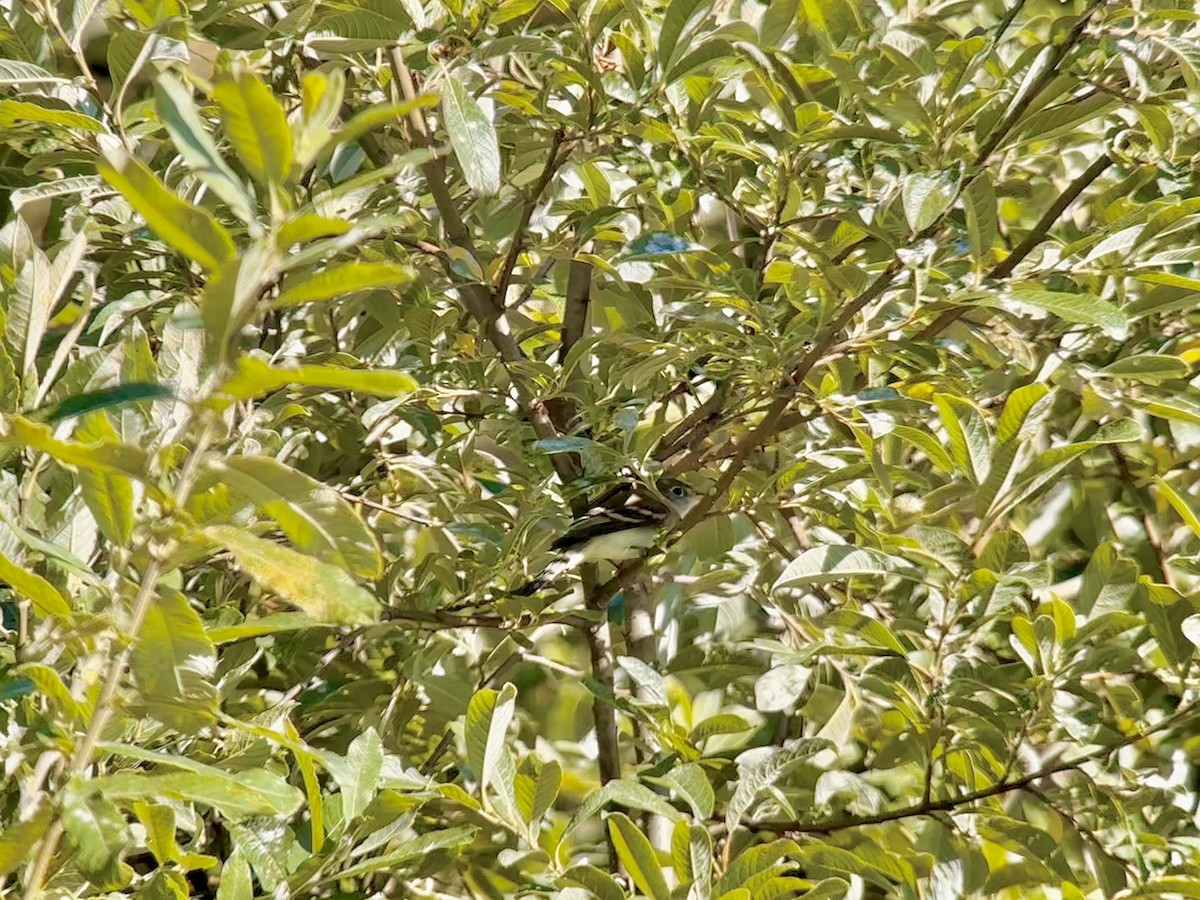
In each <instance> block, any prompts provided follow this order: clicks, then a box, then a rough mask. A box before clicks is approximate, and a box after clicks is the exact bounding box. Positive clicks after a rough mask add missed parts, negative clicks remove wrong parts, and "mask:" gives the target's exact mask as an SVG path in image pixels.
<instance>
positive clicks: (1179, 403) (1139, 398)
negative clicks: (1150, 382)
mask: <svg viewBox="0 0 1200 900" xmlns="http://www.w3.org/2000/svg"><path fill="white" fill-rule="evenodd" d="M1122 399H1124V401H1125V402H1126V403H1128V404H1129V405H1130V406H1136V407H1138V408H1139V409H1144V410H1145V411H1146V412H1148V413H1150V414H1151V415H1153V416H1159V417H1161V418H1164V419H1174V420H1175V421H1177V422H1187V423H1188V424H1189V425H1200V402H1197V401H1196V400H1195V399H1194V398H1192V397H1191V396H1189V395H1187V394H1184V393H1182V392H1180V393H1168V392H1166V391H1156V390H1154V389H1152V388H1143V389H1142V390H1140V391H1138V392H1137V393H1133V392H1130V394H1129V396H1126V397H1123V398H1122Z"/></svg>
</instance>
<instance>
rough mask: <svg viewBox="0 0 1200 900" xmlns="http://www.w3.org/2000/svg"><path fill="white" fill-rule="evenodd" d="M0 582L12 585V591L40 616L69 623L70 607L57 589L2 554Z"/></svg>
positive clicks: (0, 559)
mask: <svg viewBox="0 0 1200 900" xmlns="http://www.w3.org/2000/svg"><path fill="white" fill-rule="evenodd" d="M0 581H7V582H8V583H9V584H10V585H12V589H13V590H14V591H16V592H17V593H18V594H19V595H20V596H22V597H25V598H26V599H27V600H29V602H31V603H32V604H33V606H34V608H35V609H36V610H37V611H38V612H39V613H40V614H41V615H43V616H58V617H59V618H60V619H66V620H68V621H70V619H71V606H70V604H68V603H67V601H66V600H65V599H64V598H63V595H62V594H60V593H59V592H58V589H57V588H56V587H55V586H54V585H52V584H51V583H50V582H48V581H47V580H46V579H45V578H43V577H42V576H41V575H35V574H34V573H33V572H30V571H29V570H28V569H23V568H21V567H20V566H18V565H17V564H16V563H14V562H13V561H12V560H11V559H9V558H8V557H7V556H4V555H3V554H0Z"/></svg>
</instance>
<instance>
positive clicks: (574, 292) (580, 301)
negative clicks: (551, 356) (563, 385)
mask: <svg viewBox="0 0 1200 900" xmlns="http://www.w3.org/2000/svg"><path fill="white" fill-rule="evenodd" d="M591 303H592V265H591V263H588V262H584V261H583V260H581V259H572V260H571V267H570V269H569V270H568V271H567V295H566V305H565V306H564V308H563V318H562V339H561V340H562V348H561V350H560V351H559V354H558V358H559V361H560V362H564V361H565V360H566V358H567V354H568V353H570V352H571V348H572V347H574V346H575V344H576V343H577V342H578V341H579V339H580V338H582V337H583V332H584V330H585V329H586V328H587V317H588V308H589V307H590V306H591Z"/></svg>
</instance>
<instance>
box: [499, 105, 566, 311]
mask: <svg viewBox="0 0 1200 900" xmlns="http://www.w3.org/2000/svg"><path fill="white" fill-rule="evenodd" d="M564 138H565V134H564V132H563V130H562V129H561V128H559V129H556V130H555V132H554V139H553V140H552V141H551V142H550V155H549V156H547V157H546V164H545V165H544V166H543V167H542V174H541V175H540V176H538V180H537V183H536V184H534V186H533V190H532V191H530V193H529V198H528V199H527V200H526V201H525V205H524V207H523V208H522V209H521V219H520V221H519V222H517V227H516V228H515V229H514V230H513V233H512V241H511V243H510V244H509V246H508V255H507V256H505V257H504V265H503V266H502V267H501V269H500V277H499V278H497V279H496V289H495V292H494V293H495V298H496V304H497V305H498V306H501V307H503V306H504V298H505V296H506V295H507V294H508V286H509V284H511V282H512V274H513V269H515V268H516V267H517V259H518V258H519V257H520V256H521V248H522V246H523V245H524V243H525V232H526V231H527V230H528V229H529V220H530V219H532V218H533V211H534V210H535V209H537V205H538V203H540V202H541V199H542V194H544V193H545V192H546V188H548V187H549V186H550V182H551V181H553V180H554V174H555V173H556V172H557V171H558V170H559V169H560V168H561V167H562V165H563V163H565V162H566V161H567V155H566V154H563V155H562V156H561V157H560V156H559V152H558V151H559V148H561V147H562V145H563V140H564Z"/></svg>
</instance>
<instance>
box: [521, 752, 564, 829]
mask: <svg viewBox="0 0 1200 900" xmlns="http://www.w3.org/2000/svg"><path fill="white" fill-rule="evenodd" d="M523 765H524V764H523ZM562 779H563V772H562V766H561V765H559V763H558V761H557V760H553V759H552V760H548V761H546V762H543V763H540V768H538V770H537V773H536V776H535V777H532V778H531V777H529V776H519V777H518V779H517V782H516V792H515V793H516V799H517V809H518V811H519V812H520V813H521V819H522V820H523V821H524V822H525V823H526V824H527V825H529V824H533V823H535V822H536V821H537V820H538V819H540V818H541V817H542V816H543V815H545V813H546V811H547V810H548V809H550V807H551V805H553V803H554V800H555V798H557V797H558V791H559V789H560V788H561V787H562Z"/></svg>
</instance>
